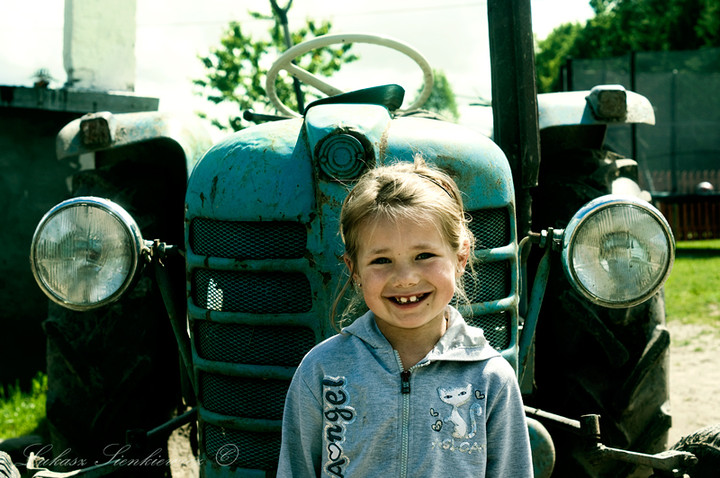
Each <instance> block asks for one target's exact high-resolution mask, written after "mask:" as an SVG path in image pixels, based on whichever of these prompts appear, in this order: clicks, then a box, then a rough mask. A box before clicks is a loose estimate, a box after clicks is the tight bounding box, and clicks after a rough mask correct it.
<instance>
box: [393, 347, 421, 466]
mask: <svg viewBox="0 0 720 478" xmlns="http://www.w3.org/2000/svg"><path fill="white" fill-rule="evenodd" d="M394 352H395V358H396V359H397V363H398V365H399V366H400V395H401V396H402V422H401V425H402V427H401V438H400V440H401V443H400V453H401V456H400V478H407V476H408V461H409V460H410V374H411V373H412V371H413V370H414V369H416V368H417V367H418V366H419V365H420V364H416V365H413V366H412V367H410V368H409V369H407V370H405V367H404V366H403V363H402V359H401V358H400V354H399V353H398V351H397V350H394Z"/></svg>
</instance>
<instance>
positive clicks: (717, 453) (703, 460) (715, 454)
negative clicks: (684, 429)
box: [672, 424, 720, 478]
mask: <svg viewBox="0 0 720 478" xmlns="http://www.w3.org/2000/svg"><path fill="white" fill-rule="evenodd" d="M672 449H673V450H678V451H686V452H689V453H692V454H693V455H695V456H696V457H697V459H698V462H697V464H696V465H695V466H694V467H693V468H692V469H691V470H690V477H691V478H711V477H716V476H718V470H720V424H716V425H711V426H709V427H705V428H702V429H700V430H697V431H696V432H694V433H691V434H690V435H687V436H685V437H683V438H681V439H680V440H679V441H678V442H677V443H676V444H675V445H673V447H672Z"/></svg>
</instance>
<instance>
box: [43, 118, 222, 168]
mask: <svg viewBox="0 0 720 478" xmlns="http://www.w3.org/2000/svg"><path fill="white" fill-rule="evenodd" d="M161 138H166V139H169V140H172V141H174V142H176V143H177V144H178V145H179V146H180V147H181V148H182V149H183V151H184V153H185V158H186V161H188V163H189V164H188V171H191V170H192V167H193V166H194V163H195V161H196V160H197V159H198V158H199V157H200V156H201V155H202V154H203V153H204V152H205V151H206V150H207V149H208V148H209V147H210V145H211V144H212V141H211V138H210V134H209V133H208V131H207V129H206V127H205V125H204V124H203V123H202V121H201V120H200V119H199V118H197V117H194V116H179V115H173V114H167V113H159V112H156V111H150V112H140V113H121V114H111V113H108V112H100V113H88V114H86V115H85V116H83V117H81V118H78V119H76V120H74V121H71V122H70V123H68V124H67V125H66V126H65V127H64V128H63V129H62V130H60V132H59V133H58V135H57V140H56V154H57V157H58V159H65V158H69V157H73V156H79V155H81V154H85V153H91V152H95V151H101V150H104V149H110V148H117V147H121V146H127V145H131V144H136V143H141V142H144V141H151V140H156V139H161ZM149 159H151V158H149Z"/></svg>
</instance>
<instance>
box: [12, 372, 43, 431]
mask: <svg viewBox="0 0 720 478" xmlns="http://www.w3.org/2000/svg"><path fill="white" fill-rule="evenodd" d="M46 395H47V375H45V374H42V373H38V374H37V375H36V376H35V378H34V379H33V380H32V385H31V388H30V390H21V387H20V386H19V385H15V386H12V385H9V386H7V387H3V386H0V439H7V438H14V437H18V436H22V435H27V434H29V433H33V432H36V433H37V430H38V429H39V428H40V427H42V424H43V422H44V419H45V397H46Z"/></svg>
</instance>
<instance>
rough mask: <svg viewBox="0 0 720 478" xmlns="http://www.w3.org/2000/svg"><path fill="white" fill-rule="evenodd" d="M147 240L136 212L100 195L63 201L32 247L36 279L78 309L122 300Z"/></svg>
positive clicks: (40, 226)
mask: <svg viewBox="0 0 720 478" xmlns="http://www.w3.org/2000/svg"><path fill="white" fill-rule="evenodd" d="M143 246H144V241H143V239H142V236H141V235H140V229H139V228H138V226H137V224H136V223H135V221H134V220H133V218H132V217H131V216H130V215H129V214H128V213H127V212H126V211H125V210H124V209H123V208H121V207H120V206H118V205H117V204H115V203H113V202H111V201H108V200H105V199H101V198H96V197H78V198H73V199H69V200H67V201H64V202H62V203H60V204H58V205H57V206H55V207H54V208H52V209H51V210H50V211H48V213H47V214H45V216H44V217H43V218H42V219H41V220H40V223H39V224H38V226H37V228H36V229H35V235H34V236H33V240H32V245H31V249H30V263H31V267H32V270H33V274H34V275H35V280H36V281H37V283H38V284H39V285H40V288H41V289H42V290H43V292H45V294H46V295H47V296H48V297H49V298H50V299H52V300H53V301H55V302H57V303H58V304H60V305H62V306H64V307H67V308H69V309H73V310H87V309H92V308H95V307H100V306H102V305H105V304H108V303H110V302H113V301H115V300H117V299H118V298H119V297H120V296H121V295H122V293H123V292H124V291H125V290H126V289H127V288H128V286H129V285H130V283H131V282H132V279H133V277H134V275H135V272H136V271H137V268H138V263H139V258H140V256H141V251H142V248H143Z"/></svg>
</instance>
